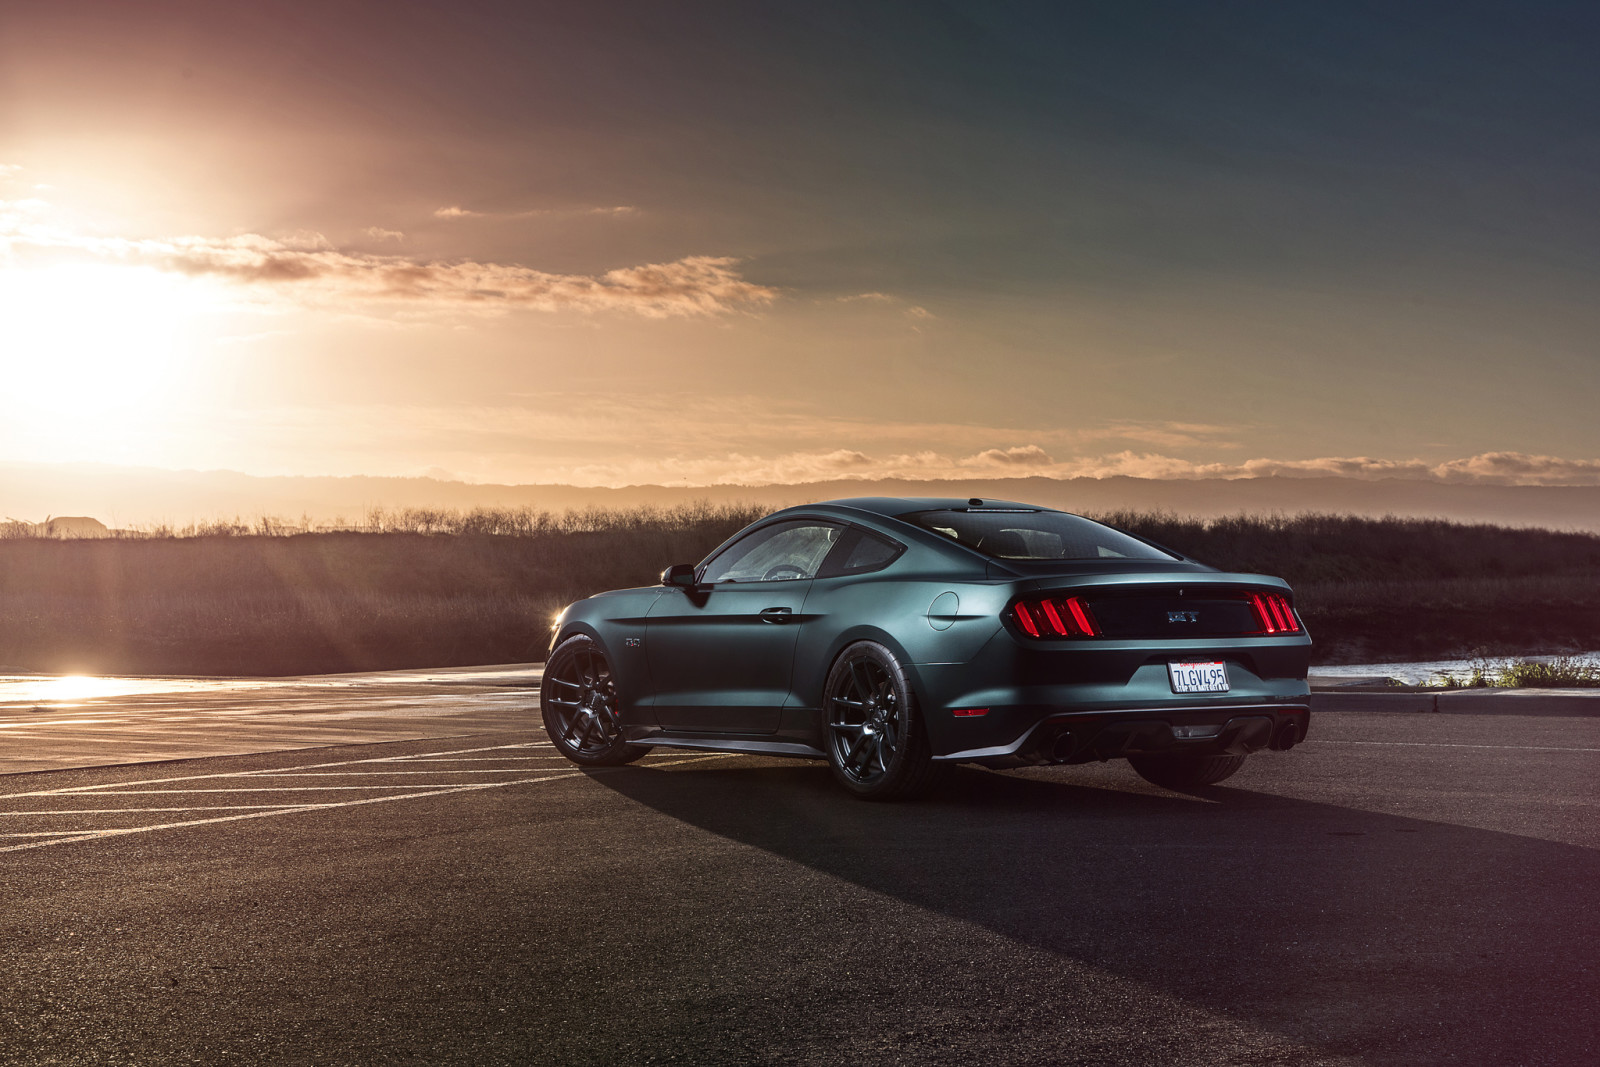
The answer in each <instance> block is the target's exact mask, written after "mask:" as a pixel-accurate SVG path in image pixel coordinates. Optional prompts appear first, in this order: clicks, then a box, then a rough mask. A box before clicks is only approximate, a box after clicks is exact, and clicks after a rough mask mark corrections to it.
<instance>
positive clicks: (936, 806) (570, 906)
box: [0, 679, 1600, 1065]
mask: <svg viewBox="0 0 1600 1067" xmlns="http://www.w3.org/2000/svg"><path fill="white" fill-rule="evenodd" d="M394 685H396V686H399V687H400V688H398V689H393V690H391V691H389V692H388V695H387V696H386V697H385V700H387V701H389V702H388V703H387V704H384V705H383V708H384V710H383V711H382V712H381V713H374V714H372V715H369V716H366V717H365V718H362V717H361V716H359V715H354V714H351V711H352V709H358V710H359V708H360V707H361V703H360V694H361V690H360V689H359V687H356V692H355V693H353V694H349V695H347V696H346V697H344V698H341V699H329V700H327V701H325V705H326V706H324V707H322V708H321V710H320V711H318V710H317V709H316V708H313V707H311V706H310V705H309V704H306V705H300V704H295V705H294V706H293V707H292V708H290V709H289V710H285V709H284V706H283V704H282V703H281V702H280V703H279V704H274V705H272V706H271V708H272V709H275V710H271V709H269V710H268V711H264V712H263V714H264V715H269V716H271V715H277V716H279V719H278V726H277V727H274V728H273V729H267V728H265V727H261V728H259V729H256V730H255V731H254V733H252V732H251V730H250V729H247V728H246V726H245V725H244V724H243V722H242V719H243V718H248V716H247V715H245V713H244V712H243V711H241V710H240V707H242V706H243V705H235V706H231V707H232V710H230V711H228V712H227V714H224V713H223V712H222V711H219V710H217V709H218V708H220V707H222V706H223V705H224V704H226V701H223V700H222V698H215V699H216V700H217V701H218V703H216V704H213V705H212V706H211V707H212V712H213V713H214V714H215V715H216V716H218V718H217V719H216V720H215V721H233V720H234V719H241V721H238V722H234V726H233V727H232V729H234V730H235V732H242V734H244V735H246V736H242V737H241V738H240V739H239V740H238V745H245V746H248V745H250V744H258V745H262V746H273V745H276V749H275V750H272V751H261V752H254V753H249V754H235V755H228V754H214V755H207V756H205V757H204V758H184V759H178V760H175V761H171V760H170V757H158V758H166V759H169V761H168V762H145V763H137V764H132V765H122V766H113V765H106V766H94V767H84V768H73V769H54V770H44V771H39V772H34V773H19V774H8V775H0V835H3V836H0V901H3V902H4V903H3V905H0V1062H4V1063H18V1064H52V1063H59V1064H79V1063H83V1064H88V1063H108V1064H109V1063H140V1064H168V1063H207V1064H210V1063H290V1064H299V1063H305V1064H381V1063H418V1064H457V1063H459V1064H501V1063H504V1064H514V1063H516V1064H520V1063H686V1064H688V1063H696V1064H698V1063H778V1064H789V1063H795V1064H799V1063H806V1064H811V1063H815V1064H833V1063H904V1064H923V1063H936V1064H944V1063H948V1064H963V1065H970V1064H974V1063H984V1064H987V1063H1017V1064H1022V1063H1082V1064H1128V1065H1132V1064H1251V1065H1256V1064H1324V1063H1330V1064H1331V1063H1339V1064H1358V1063H1359V1064H1396V1065H1398V1064H1406V1065H1412V1064H1574V1065H1577V1064H1592V1063H1595V1062H1600V1022H1597V1021H1596V1018H1595V1013H1594V1010H1593V1007H1594V1005H1595V1004H1596V1003H1600V918H1597V915H1596V913H1597V905H1600V857H1597V853H1596V845H1597V843H1600V830H1597V828H1596V827H1597V820H1596V814H1597V807H1600V773H1597V772H1600V717H1596V716H1594V715H1590V714H1583V713H1580V709H1579V706H1578V705H1573V704H1569V705H1563V706H1561V707H1560V708H1556V709H1555V710H1551V708H1550V707H1549V706H1547V705H1541V704H1538V703H1536V702H1534V703H1528V702H1524V703H1523V704H1522V705H1517V704H1509V705H1508V704H1507V703H1506V702H1500V703H1498V704H1494V705H1490V704H1480V705H1477V706H1471V705H1447V707H1450V708H1452V709H1455V708H1459V709H1460V710H1447V711H1445V712H1442V713H1440V714H1432V713H1427V712H1423V711H1421V710H1420V709H1419V710H1405V709H1402V708H1401V707H1399V706H1398V705H1393V706H1391V707H1390V710H1385V711H1366V710H1333V711H1325V710H1319V712H1318V714H1317V715H1316V718H1315V720H1314V723H1313V735H1312V736H1313V738H1314V740H1313V741H1311V742H1308V743H1307V744H1306V745H1304V746H1302V747H1300V748H1297V749H1296V750H1295V751H1293V752H1291V753H1287V754H1270V755H1263V756H1258V757H1255V758H1253V759H1252V760H1251V762H1250V764H1249V765H1247V766H1246V768H1245V769H1244V770H1243V771H1242V772H1241V773H1240V774H1239V775H1237V776H1236V777H1235V778H1233V779H1230V780H1229V781H1228V782H1227V783H1226V784H1225V785H1224V786H1221V787H1216V788H1212V789H1208V790H1204V791H1197V792H1195V793H1193V794H1183V793H1174V792H1170V791H1167V790H1163V789H1160V788H1157V787H1155V786H1152V785H1149V784H1148V783H1145V782H1144V781H1143V780H1141V779H1139V778H1138V777H1137V776H1135V775H1134V774H1133V773H1132V772H1131V771H1130V770H1129V769H1128V768H1126V766H1124V765H1121V764H1116V763H1112V764H1106V765H1103V766H1101V765H1096V766H1090V767H1079V768H1052V769H1036V770H1028V771H1020V772H1007V773H994V772H988V771H980V770H962V771H959V772H957V773H956V774H955V775H954V776H953V778H952V779H951V780H950V782H949V783H948V784H947V785H946V786H945V787H944V788H943V789H942V790H941V791H940V792H939V793H938V794H937V795H936V796H934V797H933V798H931V799H929V800H927V801H924V802H921V803H916V804H900V805H871V804H863V803H860V802H858V801H854V800H852V799H850V798H848V797H846V796H845V795H843V793H842V792H841V791H839V790H837V789H836V788H835V787H834V786H833V785H832V783H831V782H830V780H829V776H828V773H827V770H826V768H824V767H821V766H818V765H815V764H808V763H802V762H786V761H779V760H772V759H761V758H751V757H740V756H723V755H710V754H703V753H694V752H684V751H672V752H668V751H667V750H661V749H658V750H656V752H655V753H653V754H652V755H651V756H650V757H649V758H647V760H646V761H645V762H644V763H642V764H640V765H636V766H633V767H627V768H618V769H612V770H604V771H598V772H592V773H585V772H581V771H578V770H576V769H574V768H572V767H571V766H570V765H568V764H566V763H565V762H564V761H562V760H560V759H559V758H557V757H555V756H554V754H553V750H552V749H551V747H550V746H549V743H548V741H547V740H546V738H545V737H544V736H543V735H542V732H541V731H539V730H538V729H537V727H536V722H535V720H534V717H533V716H531V715H529V714H527V712H526V707H527V691H526V689H523V690H521V691H520V692H514V691H513V690H511V689H510V687H508V686H499V687H498V689H497V687H496V684H495V683H494V682H493V681H485V680H483V679H477V680H475V681H473V682H472V683H471V684H470V685H469V684H467V683H465V682H463V681H461V680H460V679H453V680H449V679H447V680H446V681H445V682H440V683H436V687H435V688H437V686H438V685H446V686H454V687H455V688H454V689H453V690H452V692H453V694H454V695H453V696H451V697H449V698H448V699H446V698H443V697H441V699H439V700H437V701H435V700H431V699H427V700H422V699H419V700H417V701H416V702H415V703H414V705H408V704H407V701H409V700H411V698H410V697H407V696H404V695H403V693H401V689H403V688H404V686H403V683H401V682H395V683H394ZM474 687H476V688H474ZM479 689H481V690H482V691H481V692H479V691H478V690H479ZM428 692H430V693H434V695H438V694H437V693H436V692H434V690H429V691H428ZM280 696H281V694H280ZM145 697H148V698H149V699H151V700H157V698H156V697H154V696H150V695H149V694H146V695H145ZM480 697H481V698H482V700H481V702H480V701H479V698H480ZM129 699H144V698H130V697H129V696H126V695H124V696H121V697H107V698H104V700H103V701H102V703H100V704H92V702H91V703H90V704H80V705H78V706H76V707H71V708H58V709H55V710H53V711H52V710H49V709H46V708H44V707H43V706H42V705H30V706H27V707H21V706H18V707H16V708H13V709H12V711H11V712H5V711H4V709H0V739H4V740H3V743H5V744H6V745H8V746H10V751H8V753H7V756H8V758H15V759H21V758H22V757H23V756H25V755H26V753H25V752H22V751H20V750H21V749H23V748H25V747H26V745H27V744H37V745H41V746H44V747H45V748H47V749H49V751H50V752H52V753H54V755H53V756H52V758H55V759H58V760H61V759H65V758H66V755H65V753H66V752H67V751H68V750H69V749H70V748H71V745H70V744H68V743H66V742H65V741H63V740H61V738H62V737H65V736H68V735H70V734H71V733H72V732H73V731H83V732H84V733H85V736H87V735H88V734H90V733H93V732H94V731H102V730H106V729H110V728H112V727H111V726H110V725H108V724H107V723H104V722H101V723H98V724H95V723H76V724H74V723H71V722H67V721H66V720H69V719H82V720H92V719H108V718H109V719H115V718H116V717H117V716H118V715H120V714H122V713H121V712H117V711H115V707H125V702H126V701H128V700H129ZM241 699H242V698H241ZM1319 699H1320V698H1319ZM196 700H197V701H198V700H199V698H196ZM1351 700H1352V698H1350V697H1347V696H1345V695H1342V694H1341V695H1340V696H1339V697H1338V698H1337V699H1329V700H1326V701H1324V703H1325V704H1327V705H1328V706H1329V707H1339V708H1349V707H1352V705H1351V704H1350V701H1351ZM118 701H122V702H124V703H123V704H118V703H117V702H118ZM160 701H165V702H166V703H163V704H162V706H163V707H164V708H165V709H166V710H165V711H164V712H162V713H163V714H168V715H170V716H172V723H171V729H172V733H173V735H174V737H175V738H176V740H175V741H174V744H175V745H177V747H178V749H179V750H182V749H183V746H184V745H192V744H194V743H195V742H193V740H192V738H193V736H195V731H200V732H201V733H204V731H205V720H204V719H203V717H202V718H200V719H198V720H196V719H185V718H183V715H182V713H181V707H180V705H182V699H181V698H178V697H171V698H170V700H169V699H168V698H167V697H162V698H160ZM1341 702H1342V703H1341ZM1380 703H1381V702H1380ZM195 706H197V707H198V706H204V701H199V703H197V704H195ZM407 706H415V707H417V708H420V709H422V710H421V711H420V712H418V714H417V715H416V716H415V717H413V718H411V719H409V720H408V718H407V713H406V712H405V707H407ZM1354 706H1357V707H1359V706H1362V705H1361V702H1360V701H1356V704H1355V705H1354ZM36 707H38V708H39V709H40V710H34V709H35V708H36ZM446 707H453V708H456V709H457V712H458V714H452V713H449V712H446V711H441V710H440V709H441V708H446ZM369 710H370V709H369ZM29 716H32V718H29ZM52 716H53V717H54V718H53V719H52ZM322 716H326V718H322ZM129 717H130V718H132V719H137V718H138V716H136V715H130V716H129ZM48 721H60V722H62V723H63V725H62V726H60V727H57V728H56V733H55V734H52V732H51V728H50V727H48V726H47V725H46V723H47V722H48ZM13 722H18V723H22V724H24V725H19V726H17V727H16V728H15V729H12V730H8V729H5V728H4V727H6V726H7V724H10V723H13ZM408 722H409V723H410V724H411V725H409V726H408V725H407V723H408ZM197 723H198V725H197ZM364 723H365V724H369V725H366V726H364V725H363V724H364ZM28 724H31V725H28ZM330 724H331V725H330ZM126 728H127V729H130V730H135V727H134V726H131V725H129V726H126ZM142 728H143V729H146V730H150V729H152V727H151V725H150V724H149V723H148V722H145V725H144V727H142ZM368 728H370V729H372V730H373V731H375V732H377V733H378V734H379V735H380V736H376V737H372V738H370V739H369V740H368V741H367V742H366V743H337V742H339V740H340V739H339V738H337V737H334V736H332V735H329V734H323V735H320V737H321V739H320V740H314V739H313V740H309V741H308V738H315V737H317V736H319V735H317V734H316V730H318V729H328V730H334V729H337V730H345V731H350V732H353V733H357V734H359V733H360V732H361V731H362V730H363V729H368ZM30 731H31V732H32V733H33V734H42V735H44V739H43V740H40V741H27V740H26V738H25V737H24V738H23V740H21V741H18V740H15V739H14V738H15V737H23V735H25V734H27V733H29V732H30ZM297 731H298V733H297ZM289 735H294V737H289ZM401 735H404V736H401ZM283 737H289V740H287V741H285V740H282V738H283ZM295 737H298V738H299V740H300V741H308V744H295V743H291V742H293V740H294V738H295ZM52 738H55V739H53V740H52ZM275 738H278V739H279V740H277V741H275V740H274V739H275ZM161 741H162V738H161V736H160V732H159V731H156V732H155V733H152V734H150V735H148V736H144V735H141V739H140V740H139V742H138V746H137V747H138V749H139V751H141V752H157V751H160V750H161ZM330 741H331V742H336V743H332V744H330V743H329V742H330ZM95 744H100V745H102V746H104V745H108V744H109V742H106V741H104V740H99V741H95V740H86V741H84V742H83V744H82V746H81V747H83V748H84V749H85V750H87V749H89V748H92V747H93V745H95ZM308 745H315V746H317V747H308ZM97 751H99V750H97ZM101 762H104V760H102V761H101ZM51 766H56V767H62V768H65V767H66V764H65V763H59V762H58V763H55V764H51Z"/></svg>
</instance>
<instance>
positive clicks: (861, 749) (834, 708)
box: [822, 641, 943, 800]
mask: <svg viewBox="0 0 1600 1067" xmlns="http://www.w3.org/2000/svg"><path fill="white" fill-rule="evenodd" d="M822 708H823V714H824V715H826V716H827V748H828V763H829V764H830V765H831V766H832V767H833V777H834V779H835V780H836V781H837V782H838V783H839V784H840V785H842V786H844V787H845V788H846V789H848V790H849V791H850V792H851V793H853V794H855V795H856V796H857V797H860V798H861V799H862V800H900V799H905V798H909V797H914V796H919V795H921V794H922V793H925V792H926V791H927V790H928V788H929V787H930V786H932V785H933V784H934V782H935V781H937V780H938V777H939V774H940V772H941V771H942V770H943V768H942V767H941V766H940V765H939V764H937V763H934V762H933V757H932V752H931V750H930V749H929V747H928V736H927V733H926V731H925V730H924V729H923V726H922V719H921V716H920V715H919V714H918V713H917V702H916V697H915V696H914V695H913V694H912V692H911V686H910V685H909V684H908V683H907V681H906V675H905V671H904V670H902V669H901V667H900V663H899V661H897V660H896V659H895V657H894V653H892V652H890V651H889V650H888V649H887V648H885V647H883V646H882V645H880V644H877V643H876V642H872V641H861V642H858V643H856V644H854V645H851V646H850V647H849V648H847V649H845V650H844V652H843V653H841V654H840V656H839V658H838V659H837V660H835V661H834V664H833V669H832V670H831V671H829V672H828V680H827V683H826V684H825V685H824V686H823V696H822Z"/></svg>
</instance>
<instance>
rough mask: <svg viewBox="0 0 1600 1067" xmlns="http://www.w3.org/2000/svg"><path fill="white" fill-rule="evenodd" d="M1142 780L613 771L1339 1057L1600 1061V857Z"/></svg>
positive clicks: (861, 873)
mask: <svg viewBox="0 0 1600 1067" xmlns="http://www.w3.org/2000/svg"><path fill="white" fill-rule="evenodd" d="M1122 770H1124V771H1126V774H1127V779H1126V781H1123V782H1118V781H1117V780H1116V779H1114V777H1113V776H1112V775H1111V774H1110V769H1109V768H1091V769H1089V770H1087V771H1084V772H1079V771H1077V770H1075V769H1072V768H1058V769H1048V770H1036V771H1026V772H1013V773H1004V774H1001V773H994V772H989V771H983V770H978V769H969V768H962V769H958V770H957V771H955V772H954V773H953V774H952V775H951V777H950V778H949V779H948V780H947V782H946V783H945V784H944V785H943V786H942V787H941V788H940V789H939V790H938V791H937V792H936V793H935V794H934V795H933V796H931V797H929V798H928V799H925V800H923V801H920V802H917V803H910V804H867V803H862V802H860V801H857V800H854V799H852V798H850V797H848V796H847V795H845V794H844V793H843V791H842V790H840V789H839V788H838V787H837V786H836V785H835V784H834V783H833V781H832V779H831V777H830V774H829V772H828V770H827V769H826V767H824V766H819V765H814V764H813V765H800V764H797V765H794V766H791V767H771V766H767V767H754V768H753V767H747V766H746V767H740V766H718V765H717V764H715V763H712V764H707V765H703V766H702V767H699V768H677V769H675V770H673V771H671V772H668V771H664V770H663V771H652V770H651V769H650V768H649V767H648V766H642V767H631V768H626V769H623V770H621V771H619V772H615V773H602V774H596V775H594V781H595V782H596V783H598V784H603V785H604V786H605V787H606V788H607V789H611V790H614V791H615V792H616V793H618V794H620V795H622V796H623V797H626V798H628V799H629V800H631V801H634V802H636V803H638V804H642V805H645V806H647V807H648V808H650V809H653V810H655V811H657V812H659V813H661V814H663V815H666V816H669V817H671V818H673V819H678V820H682V821H683V822H685V823H687V824H691V825H693V826H695V827H699V828H701V829H703V830H706V831H709V832H711V833H715V834H718V835H721V836H723V837H726V838H728V839H731V840H734V841H737V842H740V843H743V844H745V845H750V846H754V847H756V848H760V849H763V850H766V851H767V852H770V853H772V854H774V855H776V856H779V857H782V858H784V859H787V860H790V861H793V862H795V863H799V864H804V865H805V866H807V867H809V868H813V869H815V870H817V871H820V872H824V873H826V874H828V875H831V876H834V877H837V878H841V879H845V880H848V881H849V882H852V883H854V884H856V885H858V886H861V887H864V888H866V889H869V890H872V891H874V892H877V893H882V894H886V895H887V896H890V897H893V898H895V899H898V900H900V901H904V902H905V903H907V904H911V905H915V906H917V907H920V908H927V909H930V910H932V911H934V912H937V913H939V914H942V915H946V916H950V917H953V918H956V919H959V920H963V921H965V922H970V923H975V924H978V925H981V926H982V927H985V928H987V929H989V930H992V931H995V932H998V933H1000V934H1002V935H1004V936H1006V937H1009V938H1012V939H1015V940H1016V941H1017V942H1019V943H1022V944H1025V945H1028V946H1032V947H1035V948H1039V949H1045V950H1048V951H1050V952H1053V953H1057V954H1059V955H1060V956H1062V957H1066V958H1069V959H1071V960H1075V961H1079V962H1081V963H1084V964H1088V965H1090V966H1092V967H1095V968H1099V969H1101V970H1103V971H1105V972H1109V973H1111V974H1115V975H1119V976H1123V977H1126V978H1130V979H1134V980H1137V981H1138V982H1142V983H1145V984H1147V985H1148V986H1150V987H1152V988H1153V989H1157V990H1160V991H1163V992H1165V993H1167V994H1170V995H1172V996H1174V997H1177V998H1181V999H1182V1000H1183V1001H1186V1002H1188V1003H1191V1004H1195V1005H1198V1006H1200V1007H1203V1008H1205V1009H1208V1010H1210V1011H1213V1012H1216V1013H1218V1014H1221V1015H1223V1016H1227V1017H1231V1018H1233V1019H1236V1020H1239V1021H1243V1022H1248V1023H1250V1024H1253V1025H1255V1026H1258V1027H1262V1028H1265V1029H1267V1030H1269V1031H1271V1032H1273V1033H1277V1034H1279V1035H1282V1036H1284V1037H1288V1038H1291V1039H1293V1040H1296V1041H1299V1042H1303V1043H1306V1044H1309V1045H1312V1046H1314V1047H1317V1048H1321V1049H1324V1050H1326V1051H1327V1052H1329V1053H1331V1054H1335V1055H1350V1056H1359V1057H1361V1058H1362V1059H1363V1060H1366V1061H1368V1062H1382V1063H1396V1064H1402V1063H1403V1064H1424V1063H1473V1064H1499V1063H1505V1064H1533V1063H1539V1064H1569V1063H1570V1064H1579V1063H1583V1064H1588V1063H1593V1062H1600V1061H1597V1059H1596V1055H1597V1052H1600V1041H1597V1034H1600V1025H1597V1023H1596V1022H1595V1019H1594V1016H1593V1014H1592V1012H1591V1008H1592V1006H1593V1005H1594V1004H1595V1003H1600V958H1597V954H1596V951H1595V947H1596V946H1597V945H1600V920H1597V918H1596V912H1597V908H1596V905H1597V904H1600V899H1597V890H1600V855H1597V854H1596V853H1595V852H1594V851H1591V850H1588V849H1584V848H1580V847H1576V846H1572V845H1566V844H1560V843H1553V842H1549V841H1543V840H1537V839H1534V838H1529V837H1523V836H1519V835H1516V834H1510V833H1501V832H1494V831H1486V830H1481V829H1474V828H1471V827H1464V826H1459V825H1453V824H1448V823H1442V822H1432V821H1427V820H1420V819H1411V818H1404V817H1397V816H1393V815H1387V814H1379V813H1374V812H1369V811H1362V810H1358V809H1355V808H1348V807H1341V806H1337V805H1330V804H1323V803H1315V802H1310V801H1305V800H1299V799H1294V798H1290V797H1284V796H1275V795H1272V794H1271V793H1267V792H1260V791H1254V790H1250V789H1243V788H1228V787H1212V788H1209V789H1200V790H1194V791H1192V792H1190V793H1186V794H1180V793H1173V792H1166V791H1161V790H1158V789H1155V788H1154V787H1149V786H1145V785H1143V783H1141V782H1138V781H1137V780H1136V779H1134V778H1133V776H1132V772H1131V771H1127V770H1126V768H1122ZM1230 1062H1231V1061H1230Z"/></svg>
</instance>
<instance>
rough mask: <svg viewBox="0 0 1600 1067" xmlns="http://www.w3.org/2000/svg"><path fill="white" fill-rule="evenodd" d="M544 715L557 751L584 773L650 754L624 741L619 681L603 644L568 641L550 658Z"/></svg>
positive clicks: (580, 638)
mask: <svg viewBox="0 0 1600 1067" xmlns="http://www.w3.org/2000/svg"><path fill="white" fill-rule="evenodd" d="M539 711H540V713H541V714H542V715H543V717H544V729H545V733H547V734H549V735H550V740H551V741H553V742H555V746H556V751H557V752H559V753H561V754H562V755H563V756H565V757H567V759H569V760H571V761H572V762H573V763H576V764H578V765H579V766H582V767H616V766H619V765H621V764H624V763H632V762H633V761H634V760H636V759H638V758H639V757H640V756H643V755H644V754H645V753H646V752H649V751H650V746H649V745H630V744H628V742H627V741H625V740H624V739H623V736H622V722H621V719H620V718H619V716H618V712H617V680H616V676H615V675H613V674H612V673H611V665H610V663H609V662H608V661H607V660H606V655H605V653H604V652H602V651H601V650H600V644H599V642H597V641H595V639H594V638H592V637H589V636H587V635H585V634H578V635H576V636H573V637H569V638H567V639H566V640H565V641H563V642H561V644H559V645H557V646H556V650H555V651H554V652H552V653H550V659H549V660H547V661H546V662H545V665H544V680H543V681H542V682H541V683H540V684H539Z"/></svg>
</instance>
